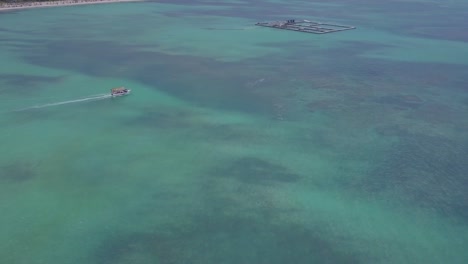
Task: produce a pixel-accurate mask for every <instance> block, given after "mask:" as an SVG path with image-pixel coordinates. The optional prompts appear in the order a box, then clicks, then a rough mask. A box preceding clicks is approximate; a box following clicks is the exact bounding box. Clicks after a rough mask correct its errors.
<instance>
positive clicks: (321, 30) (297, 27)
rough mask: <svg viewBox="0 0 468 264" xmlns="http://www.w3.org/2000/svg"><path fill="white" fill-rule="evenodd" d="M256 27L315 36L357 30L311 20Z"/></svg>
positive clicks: (291, 20)
mask: <svg viewBox="0 0 468 264" xmlns="http://www.w3.org/2000/svg"><path fill="white" fill-rule="evenodd" d="M255 25H256V26H261V27H269V28H277V29H284V30H292V31H299V32H305V33H313V34H327V33H333V32H339V31H345V30H351V29H355V28H356V27H353V26H345V25H338V24H331V23H321V22H314V21H309V20H295V19H290V20H286V21H272V22H258V23H256V24H255Z"/></svg>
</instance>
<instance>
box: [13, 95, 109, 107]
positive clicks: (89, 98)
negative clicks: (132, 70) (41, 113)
mask: <svg viewBox="0 0 468 264" xmlns="http://www.w3.org/2000/svg"><path fill="white" fill-rule="evenodd" d="M111 97H112V95H110V94H97V95H93V96H89V97H86V98H81V99H76V100H68V101H62V102H56V103H49V104H43V105H35V106H31V107H27V108H23V109H19V110H16V111H26V110H31V109H39V108H46V107H51V106H58V105H64V104H74V103H81V102H86V101H96V100H102V99H107V98H111Z"/></svg>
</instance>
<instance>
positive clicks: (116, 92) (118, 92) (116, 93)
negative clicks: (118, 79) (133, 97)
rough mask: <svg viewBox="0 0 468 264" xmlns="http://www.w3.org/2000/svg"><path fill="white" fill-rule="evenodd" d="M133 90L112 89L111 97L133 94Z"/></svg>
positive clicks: (123, 88)
mask: <svg viewBox="0 0 468 264" xmlns="http://www.w3.org/2000/svg"><path fill="white" fill-rule="evenodd" d="M131 91H132V90H130V89H127V88H125V87H123V86H122V87H117V88H112V89H111V96H112V97H116V96H123V95H127V94H129V93H130V92H131Z"/></svg>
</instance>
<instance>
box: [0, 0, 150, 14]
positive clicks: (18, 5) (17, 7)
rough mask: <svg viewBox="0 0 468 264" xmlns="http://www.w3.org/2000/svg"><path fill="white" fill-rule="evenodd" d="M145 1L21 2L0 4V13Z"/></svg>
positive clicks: (78, 0)
mask: <svg viewBox="0 0 468 264" xmlns="http://www.w3.org/2000/svg"><path fill="white" fill-rule="evenodd" d="M143 1H145V0H61V1H49V2H23V3H12V4H5V3H2V4H0V12H2V11H11V10H21V9H31V8H44V7H62V6H74V5H92V4H111V3H122V2H143Z"/></svg>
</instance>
